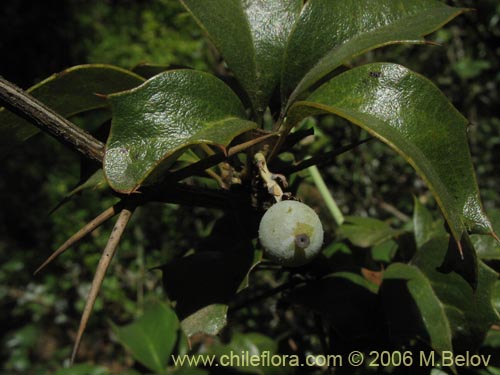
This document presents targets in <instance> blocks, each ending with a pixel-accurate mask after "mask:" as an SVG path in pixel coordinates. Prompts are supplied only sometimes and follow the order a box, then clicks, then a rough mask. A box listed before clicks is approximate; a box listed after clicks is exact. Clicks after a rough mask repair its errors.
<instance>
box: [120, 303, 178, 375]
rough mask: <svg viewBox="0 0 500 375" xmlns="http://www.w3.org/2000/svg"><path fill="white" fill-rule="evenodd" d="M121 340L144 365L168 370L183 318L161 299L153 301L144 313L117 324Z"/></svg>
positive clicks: (146, 306)
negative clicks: (180, 320) (127, 321)
mask: <svg viewBox="0 0 500 375" xmlns="http://www.w3.org/2000/svg"><path fill="white" fill-rule="evenodd" d="M112 327H113V331H114V332H115V334H116V336H117V338H118V341H120V343H121V344H122V345H123V346H125V347H126V348H127V349H128V350H129V351H130V353H131V354H132V356H133V357H134V358H135V359H136V360H137V361H139V362H140V363H141V364H142V365H144V366H146V367H147V368H149V369H150V370H152V371H155V372H157V373H164V372H165V368H166V366H167V363H168V361H169V360H170V354H171V353H172V350H173V349H174V346H175V343H176V340H177V333H178V329H179V321H178V319H177V316H176V315H175V313H174V311H173V310H172V309H171V308H170V307H169V306H168V305H166V304H164V303H162V302H160V301H155V300H152V301H149V302H148V303H147V304H146V305H145V307H144V314H143V315H142V316H141V317H140V318H138V319H136V320H135V321H134V322H132V323H131V324H129V325H126V326H123V327H119V326H116V325H114V324H113V326H112Z"/></svg>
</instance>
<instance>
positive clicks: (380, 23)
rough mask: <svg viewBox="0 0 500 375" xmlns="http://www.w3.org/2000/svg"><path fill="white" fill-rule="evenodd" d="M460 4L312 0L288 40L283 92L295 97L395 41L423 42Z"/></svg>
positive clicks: (430, 0) (410, 0) (411, 0)
mask: <svg viewBox="0 0 500 375" xmlns="http://www.w3.org/2000/svg"><path fill="white" fill-rule="evenodd" d="M463 11H464V9H459V8H452V7H450V6H447V5H445V4H444V3H443V2H441V1H435V0H378V1H372V0H358V1H331V0H313V1H308V2H307V3H306V5H305V6H304V8H303V10H302V13H301V15H300V18H299V20H298V21H297V24H296V25H295V27H294V31H293V32H292V34H291V35H290V40H289V42H288V45H287V48H286V53H285V62H284V71H283V77H282V79H281V92H282V100H283V103H285V102H286V100H287V98H288V96H289V95H290V93H291V92H292V91H293V93H292V94H291V97H290V100H289V102H288V103H289V104H291V102H293V101H294V100H295V98H296V97H297V96H298V95H299V94H301V93H302V92H304V91H305V90H307V89H308V88H310V87H311V85H313V84H314V83H315V82H317V81H318V80H319V79H321V78H323V77H324V76H325V75H327V74H328V73H330V72H332V71H333V70H334V69H335V68H337V67H339V66H340V65H342V64H343V63H345V62H346V61H348V60H350V59H352V58H353V57H355V56H358V55H360V54H362V53H364V52H366V51H369V50H372V49H375V48H378V47H382V46H385V45H388V44H394V43H423V42H424V40H423V38H422V37H423V36H424V35H426V34H429V33H431V32H433V31H435V30H437V29H438V28H440V27H441V26H443V25H444V24H445V23H447V22H449V21H450V20H451V19H453V18H454V17H456V16H457V15H459V14H460V13H462V12H463Z"/></svg>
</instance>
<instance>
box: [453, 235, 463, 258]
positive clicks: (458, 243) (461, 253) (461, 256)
mask: <svg viewBox="0 0 500 375" xmlns="http://www.w3.org/2000/svg"><path fill="white" fill-rule="evenodd" d="M455 241H456V242H457V246H458V252H459V253H460V258H461V259H462V260H464V259H465V258H464V251H463V249H462V243H461V242H460V241H457V240H455Z"/></svg>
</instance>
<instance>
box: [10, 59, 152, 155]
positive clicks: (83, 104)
mask: <svg viewBox="0 0 500 375" xmlns="http://www.w3.org/2000/svg"><path fill="white" fill-rule="evenodd" d="M142 82H144V79H143V78H142V77H140V76H138V75H136V74H134V73H132V72H130V71H128V70H125V69H121V68H118V67H115V66H111V65H99V64H96V65H79V66H74V67H72V68H69V69H66V70H63V71H62V72H60V73H57V74H53V75H52V76H50V77H49V78H47V79H45V80H43V81H42V82H40V83H38V84H36V85H35V86H33V87H31V88H29V89H28V90H27V91H28V92H29V93H30V94H31V95H33V96H34V97H35V98H36V99H38V100H40V101H41V102H42V103H44V104H46V105H47V106H48V107H50V108H51V109H53V110H54V111H56V112H58V113H59V114H61V115H62V116H64V117H70V116H73V115H76V114H78V113H82V112H85V111H90V110H93V109H97V108H103V107H106V106H108V103H107V102H106V99H105V97H103V95H108V94H111V93H114V92H118V91H123V90H129V89H131V88H133V87H136V86H139V85H140V84H141V83H142ZM96 94H99V95H96ZM38 132H39V130H38V128H36V127H35V126H33V125H31V123H30V122H28V121H26V120H24V119H23V118H21V117H19V116H17V115H15V114H14V113H12V112H10V111H7V110H5V109H4V108H2V109H0V146H1V147H0V157H3V156H5V155H6V154H7V153H9V152H10V151H12V150H13V149H14V148H15V147H17V146H18V145H19V144H20V143H22V142H24V141H26V140H27V139H28V138H30V137H31V136H33V135H35V134H36V133H38Z"/></svg>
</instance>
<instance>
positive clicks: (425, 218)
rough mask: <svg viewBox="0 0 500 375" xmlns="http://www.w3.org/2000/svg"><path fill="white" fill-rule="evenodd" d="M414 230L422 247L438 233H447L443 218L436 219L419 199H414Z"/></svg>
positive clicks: (418, 243)
mask: <svg viewBox="0 0 500 375" xmlns="http://www.w3.org/2000/svg"><path fill="white" fill-rule="evenodd" d="M413 202H414V207H413V231H414V234H415V242H416V244H417V247H418V248H420V247H422V246H423V245H424V244H425V243H426V242H427V241H429V240H430V239H431V238H434V237H436V236H438V235H445V234H446V232H445V230H444V223H443V222H442V221H441V220H434V218H433V216H432V213H431V212H430V211H429V210H428V209H427V208H426V207H425V206H424V205H423V204H422V203H420V201H419V200H418V198H417V197H414V199H413Z"/></svg>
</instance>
